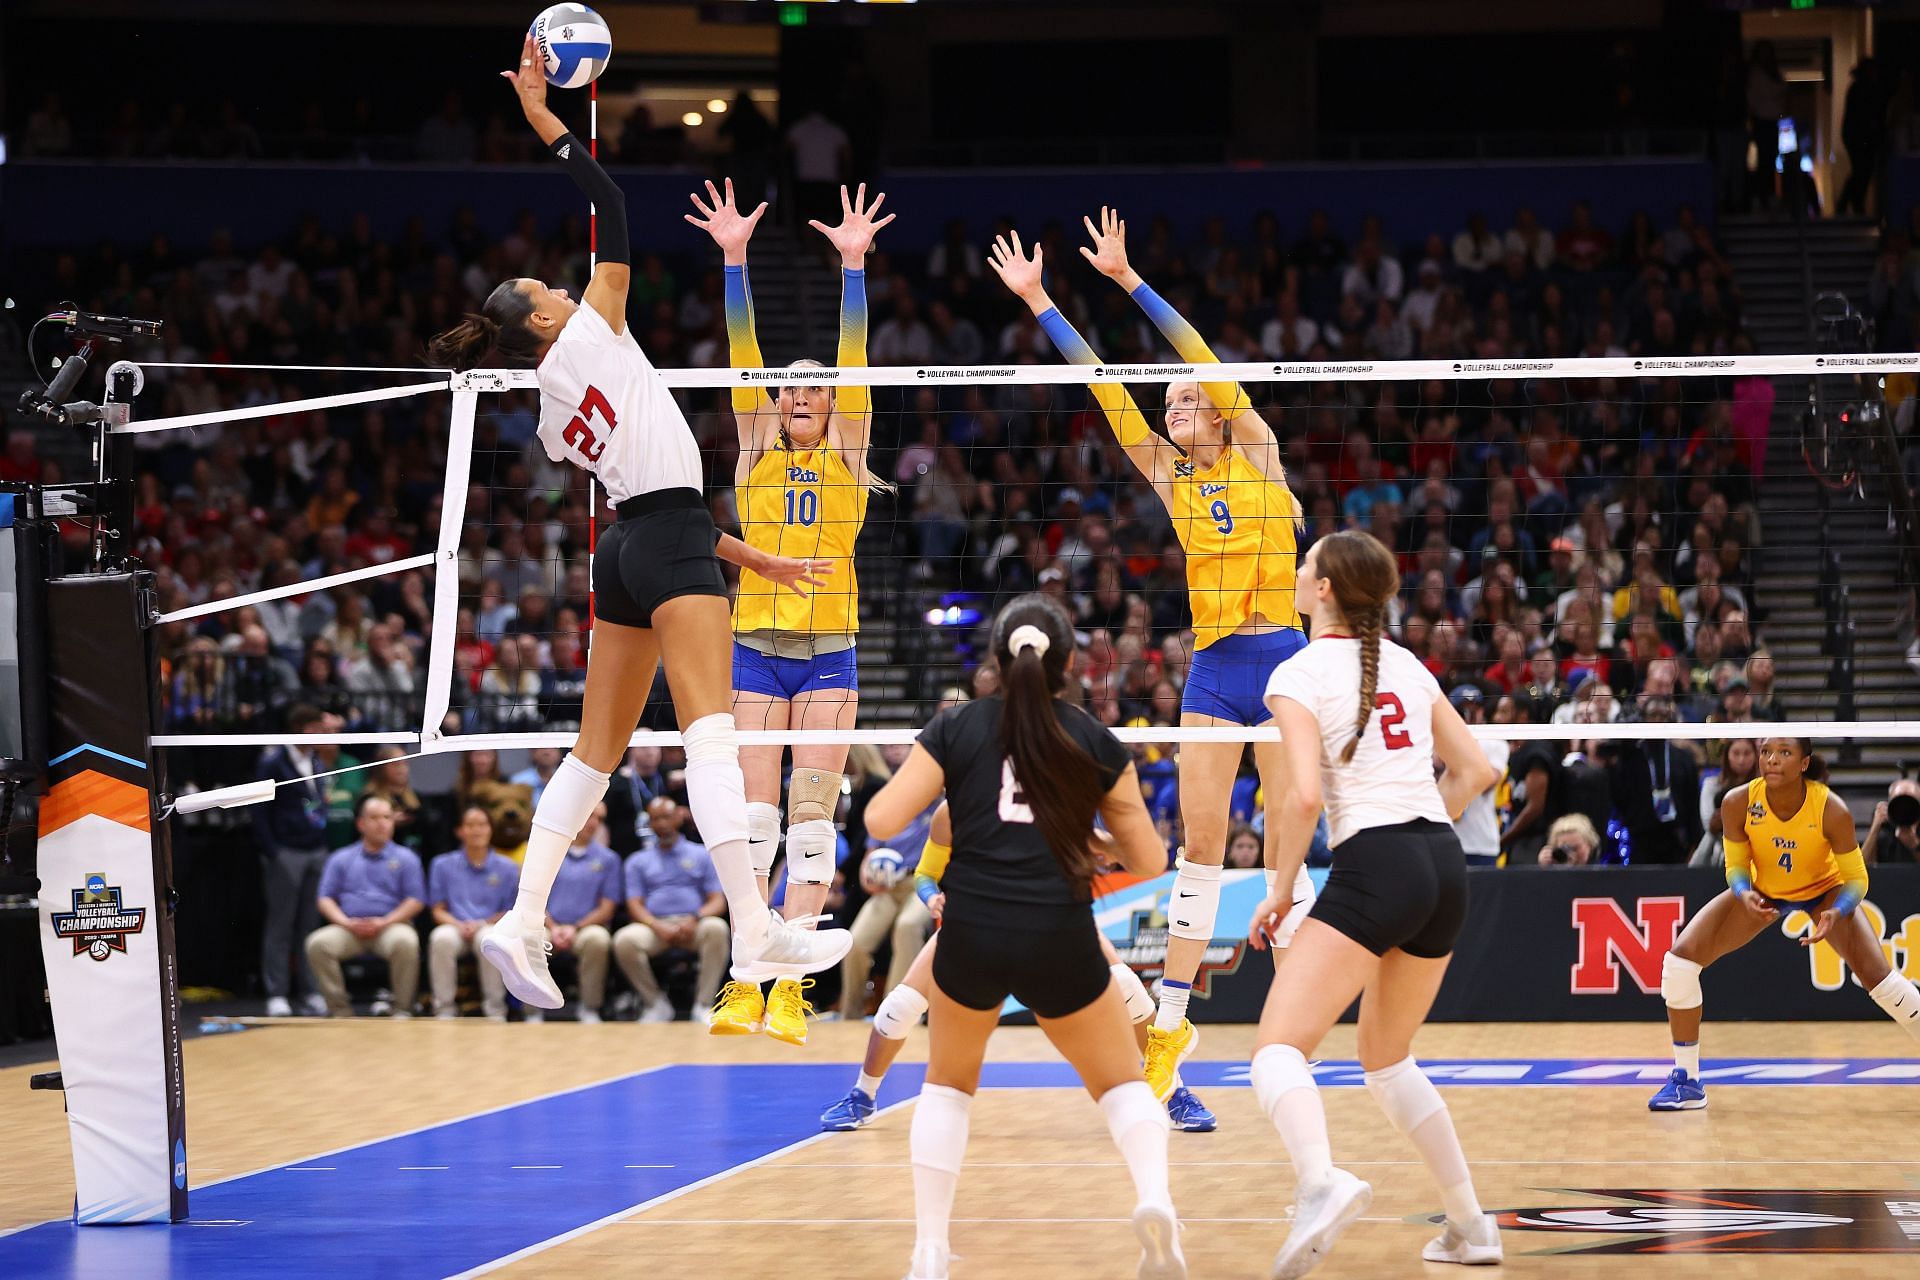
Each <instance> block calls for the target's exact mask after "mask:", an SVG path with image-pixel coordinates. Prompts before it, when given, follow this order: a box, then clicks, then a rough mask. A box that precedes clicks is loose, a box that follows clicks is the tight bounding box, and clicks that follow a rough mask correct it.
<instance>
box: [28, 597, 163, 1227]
mask: <svg viewBox="0 0 1920 1280" xmlns="http://www.w3.org/2000/svg"><path fill="white" fill-rule="evenodd" d="M150 581H151V575H148V574H139V575H132V574H99V575H88V576H85V577H75V578H56V579H54V580H52V581H51V582H49V583H48V590H47V610H48V616H49V622H50V625H49V632H50V634H51V635H53V636H54V637H56V641H55V643H54V644H53V645H51V646H50V653H49V655H48V668H49V674H50V677H51V688H50V690H49V707H48V710H49V712H50V715H49V733H48V744H47V747H48V757H47V758H48V769H47V784H48V785H47V793H46V797H45V798H44V799H43V800H42V801H41V802H40V832H39V836H40V838H39V864H40V868H39V869H40V951H41V956H42V959H43V960H44V962H45V964H46V970H47V995H48V998H49V1001H50V1002H51V1004H52V1006H53V1025H54V1034H55V1035H56V1036H57V1037H58V1039H59V1045H60V1074H61V1080H62V1084H63V1087H64V1088H65V1090H66V1103H67V1124H68V1131H69V1136H70V1138H71V1140H72V1143H73V1173H74V1219H73V1220H74V1221H75V1222H76V1223H79V1224H80V1225H82V1226H92V1225H106V1224H110V1223H130V1222H169V1221H179V1220H180V1219H182V1218H185V1217H186V1215H187V1166H186V1120H185V1114H186V1108H185V1104H184V1098H183V1093H182V1082H181V1077H180V1037H179V1030H178V1026H177V1022H176V1019H177V1017H178V1012H177V1011H178V1007H179V1000H178V973H177V970H176V967H175V958H174V946H173V918H172V915H171V913H170V912H169V911H168V910H167V907H166V899H165V898H164V896H163V893H162V890H163V887H164V886H165V885H166V884H167V882H168V856H167V854H168V849H167V843H166V824H164V823H161V824H158V825H157V826H156V824H155V823H154V821H153V802H152V797H153V795H154V794H155V793H156V791H157V790H158V789H159V788H160V786H161V785H163V783H164V779H156V778H155V777H154V773H155V772H156V769H157V762H156V760H155V759H154V753H153V752H152V750H151V748H150V747H149V746H148V742H147V739H148V735H149V733H150V732H151V729H152V724H153V707H152V698H153V691H154V687H155V685H154V682H153V681H152V680H151V678H150V675H149V673H150V671H151V670H152V668H151V666H150V655H149V653H148V646H147V635H146V633H145V631H144V629H143V628H142V626H141V623H140V619H141V618H142V617H143V616H145V613H146V612H150V611H144V610H143V608H142V605H143V601H144V597H145V595H146V593H147V591H148V590H149V587H148V586H147V584H148V583H149V582H150Z"/></svg>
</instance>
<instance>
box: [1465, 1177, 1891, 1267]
mask: <svg viewBox="0 0 1920 1280" xmlns="http://www.w3.org/2000/svg"><path fill="white" fill-rule="evenodd" d="M1559 1191H1560V1194H1562V1195H1570V1196H1590V1197H1593V1198H1595V1199H1599V1200H1607V1201H1612V1202H1613V1203H1611V1204H1606V1205H1589V1206H1580V1207H1552V1208H1541V1209H1497V1210H1493V1211H1492V1212H1493V1213H1494V1216H1495V1220H1496V1221H1498V1222H1499V1224H1500V1229H1501V1230H1503V1231H1541V1232H1550V1233H1554V1234H1559V1235H1564V1236H1568V1237H1571V1238H1576V1239H1577V1238H1578V1237H1581V1236H1595V1235H1605V1236H1608V1237H1610V1238H1609V1239H1606V1240H1595V1241H1591V1242H1584V1241H1582V1242H1577V1243H1568V1244H1566V1245H1564V1246H1562V1247H1558V1248H1551V1249H1545V1250H1539V1251H1538V1252H1543V1253H1578V1254H1627V1253H1631V1254H1652V1255H1658V1256H1661V1257H1673V1256H1674V1255H1676V1254H1714V1253H1763V1254H1764V1253H1775V1254H1780V1255H1783V1256H1789V1255H1805V1254H1809V1253H1826V1254H1875V1255H1885V1254H1889V1253H1896V1254H1897V1253H1911V1254H1920V1191H1916V1190H1914V1189H1912V1188H1908V1189H1907V1190H1904V1191H1748V1190H1740V1191H1711V1190H1709V1191H1626V1190H1611V1189H1597V1190H1589V1189H1585V1188H1576V1187H1564V1188H1560V1189H1559Z"/></svg>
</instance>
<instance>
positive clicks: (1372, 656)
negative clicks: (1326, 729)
mask: <svg viewBox="0 0 1920 1280" xmlns="http://www.w3.org/2000/svg"><path fill="white" fill-rule="evenodd" d="M1314 563H1315V565H1316V566H1317V568H1318V571H1319V574H1320V576H1321V577H1322V578H1325V579H1326V580H1327V582H1328V584H1329V585H1330V586H1331V587H1332V589H1333V599H1334V603H1335V604H1337V605H1339V606H1340V615H1341V616H1342V617H1343V618H1345V619H1346V620H1347V626H1348V627H1349V628H1351V629H1352V631H1353V636H1354V638H1355V639H1356V640H1358V641H1359V642H1360V708H1359V711H1358V712H1357V713H1356V718H1355V723H1354V729H1353V737H1352V739H1351V740H1349V741H1348V743H1347V745H1346V749H1345V750H1343V751H1342V752H1341V753H1340V763H1341V764H1349V763H1351V762H1352V760H1353V752H1354V749H1355V748H1356V747H1358V746H1359V745H1360V735H1361V734H1363V733H1365V732H1366V731H1367V722H1368V721H1370V720H1372V719H1373V712H1374V699H1375V697H1376V695H1377V694H1378V692H1379V688H1380V635H1381V632H1383V631H1384V630H1386V625H1387V605H1388V603H1389V602H1391V601H1392V599H1393V598H1394V596H1395V595H1397V594H1398V593H1399V591H1400V568H1399V565H1398V564H1396V563H1395V561H1394V558H1393V553H1392V552H1391V551H1388V550H1387V549H1386V547H1385V546H1383V545H1382V544H1381V543H1380V541H1379V539H1377V538H1375V537H1374V536H1373V535H1372V534H1367V533H1359V532H1356V531H1354V530H1343V531H1342V532H1340V533H1335V534H1330V535H1328V536H1327V537H1325V538H1322V539H1321V540H1320V541H1319V542H1318V543H1316V544H1315V545H1314Z"/></svg>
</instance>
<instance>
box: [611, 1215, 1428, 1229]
mask: <svg viewBox="0 0 1920 1280" xmlns="http://www.w3.org/2000/svg"><path fill="white" fill-rule="evenodd" d="M914 1221H915V1220H914V1219H912V1218H632V1219H629V1220H627V1221H625V1222H621V1223H618V1224H616V1225H618V1226H622V1227H754V1226H810V1227H890V1226H912V1225H913V1224H914ZM951 1221H953V1222H955V1223H957V1224H965V1225H974V1226H996V1227H1058V1226H1073V1225H1076V1224H1078V1223H1082V1222H1091V1223H1099V1224H1102V1225H1105V1224H1109V1223H1116V1222H1132V1221H1133V1219H1132V1218H954V1219H951ZM1180 1221H1181V1223H1182V1225H1193V1224H1201V1223H1208V1224H1225V1225H1231V1224H1234V1223H1240V1224H1252V1225H1255V1226H1272V1225H1273V1224H1275V1223H1281V1222H1292V1221H1293V1218H1292V1217H1291V1216H1288V1217H1284V1218H1189V1217H1186V1216H1185V1215H1182V1216H1181V1218H1180ZM1354 1221H1355V1222H1405V1221H1406V1219H1405V1218H1372V1217H1370V1218H1355V1219H1354Z"/></svg>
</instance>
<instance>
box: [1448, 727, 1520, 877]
mask: <svg viewBox="0 0 1920 1280" xmlns="http://www.w3.org/2000/svg"><path fill="white" fill-rule="evenodd" d="M1480 749H1481V750H1482V751H1484V752H1486V753H1487V760H1488V762H1489V763H1491V764H1492V765H1493V767H1494V769H1495V770H1497V771H1498V774H1499V777H1500V778H1504V777H1506V776H1507V757H1508V756H1509V755H1511V754H1512V752H1513V748H1512V747H1510V746H1508V745H1507V743H1506V740H1505V739H1503V738H1482V739H1481V740H1480ZM1499 789H1500V783H1499V780H1498V778H1496V779H1495V781H1494V784H1493V785H1492V786H1490V787H1488V788H1487V789H1486V790H1485V791H1482V792H1481V793H1480V794H1479V795H1477V796H1475V797H1474V798H1473V799H1472V800H1470V801H1468V802H1467V809H1466V812H1465V813H1462V814H1461V815H1460V821H1458V822H1456V823H1454V824H1453V830H1454V834H1455V835H1458V836H1459V837H1460V848H1461V850H1462V851H1463V852H1465V853H1466V854H1467V855H1468V856H1469V857H1472V856H1476V855H1477V856H1479V857H1483V858H1491V857H1496V856H1498V855H1499V853H1500V818H1499V815H1497V814H1496V813H1494V811H1493V793H1494V792H1496V791H1498V790H1499Z"/></svg>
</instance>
